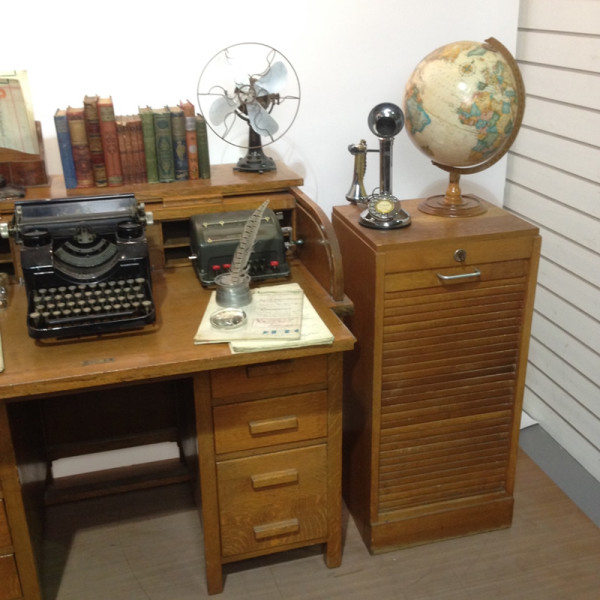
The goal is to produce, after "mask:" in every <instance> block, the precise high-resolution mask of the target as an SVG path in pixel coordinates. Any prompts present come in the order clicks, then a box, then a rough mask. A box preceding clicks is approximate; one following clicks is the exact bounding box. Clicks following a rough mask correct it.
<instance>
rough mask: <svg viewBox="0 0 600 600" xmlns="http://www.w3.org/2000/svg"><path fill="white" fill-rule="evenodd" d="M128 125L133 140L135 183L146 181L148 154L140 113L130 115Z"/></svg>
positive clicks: (132, 158)
mask: <svg viewBox="0 0 600 600" xmlns="http://www.w3.org/2000/svg"><path fill="white" fill-rule="evenodd" d="M126 126H127V129H128V131H129V139H130V140H131V161H132V175H133V183H146V181H147V175H146V156H145V153H144V132H143V130H142V119H141V117H140V116H139V114H138V115H128V116H127V117H126Z"/></svg>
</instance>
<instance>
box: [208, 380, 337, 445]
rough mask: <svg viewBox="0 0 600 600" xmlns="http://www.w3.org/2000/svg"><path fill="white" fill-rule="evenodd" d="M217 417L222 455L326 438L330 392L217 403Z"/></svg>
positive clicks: (215, 418)
mask: <svg viewBox="0 0 600 600" xmlns="http://www.w3.org/2000/svg"><path fill="white" fill-rule="evenodd" d="M213 420H214V424H215V448H216V451H217V453H219V454H221V453H223V452H235V451H239V450H249V449H252V448H263V447H265V446H271V445H274V444H284V443H289V442H297V441H300V440H310V439H315V438H320V437H325V436H326V435H327V393H326V392H325V391H320V392H311V393H307V394H296V395H294V396H279V397H276V398H269V399H268V400H255V401H253V402H245V403H240V404H226V405H223V406H217V407H215V408H214V410H213Z"/></svg>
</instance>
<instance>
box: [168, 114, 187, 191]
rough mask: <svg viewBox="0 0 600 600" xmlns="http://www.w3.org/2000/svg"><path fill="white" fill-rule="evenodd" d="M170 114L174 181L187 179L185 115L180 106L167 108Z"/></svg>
mask: <svg viewBox="0 0 600 600" xmlns="http://www.w3.org/2000/svg"><path fill="white" fill-rule="evenodd" d="M169 111H170V113H171V134H172V136H173V162H174V164H175V181H185V180H186V179H189V170H188V157H187V144H186V135H185V115H184V114H183V109H182V108H181V107H180V106H172V107H170V108H169Z"/></svg>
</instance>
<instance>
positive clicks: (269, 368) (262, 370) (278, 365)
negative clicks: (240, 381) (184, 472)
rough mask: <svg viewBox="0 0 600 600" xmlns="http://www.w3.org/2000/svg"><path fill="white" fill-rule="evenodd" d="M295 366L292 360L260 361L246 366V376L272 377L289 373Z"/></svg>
mask: <svg viewBox="0 0 600 600" xmlns="http://www.w3.org/2000/svg"><path fill="white" fill-rule="evenodd" d="M294 368H295V364H294V361H293V360H291V359H290V360H278V361H277V362H275V363H260V364H257V365H248V366H247V367H246V377H248V378H251V377H272V376H274V375H282V374H284V373H291V372H292V371H293V370H294Z"/></svg>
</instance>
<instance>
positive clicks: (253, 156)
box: [198, 43, 300, 173]
mask: <svg viewBox="0 0 600 600" xmlns="http://www.w3.org/2000/svg"><path fill="white" fill-rule="evenodd" d="M198 105H199V107H200V111H201V112H202V115H203V116H204V118H205V119H206V123H207V125H208V126H209V127H210V129H211V130H212V131H213V132H214V133H215V134H216V135H218V136H219V137H220V138H221V139H222V140H224V141H225V142H227V143H228V144H231V145H233V146H238V147H239V148H245V149H247V154H246V156H245V157H242V158H240V160H239V161H238V163H237V166H236V167H235V168H236V169H237V170H239V171H254V172H260V173H262V172H263V171H274V170H275V169H276V166H275V161H274V160H273V159H272V158H270V157H268V156H266V155H265V153H264V152H263V146H266V145H268V144H272V143H273V142H275V141H276V140H278V139H279V138H281V137H282V136H283V135H284V134H285V133H286V132H287V131H288V129H289V128H290V127H291V126H292V123H293V122H294V120H295V118H296V115H297V114H298V109H299V107H300V84H299V81H298V77H297V75H296V72H295V71H294V68H293V67H292V65H291V64H290V63H289V61H288V60H287V59H286V58H285V57H284V56H283V55H282V54H281V53H279V52H278V51H277V50H275V49H274V48H272V47H270V46H266V45H264V44H259V43H243V44H235V45H233V46H229V47H227V48H225V49H223V50H221V51H220V52H218V53H217V54H216V55H215V56H214V57H213V58H212V59H211V60H210V61H209V62H208V63H207V64H206V66H205V67H204V70H203V71H202V73H201V75H200V78H199V80H198ZM241 140H243V141H241Z"/></svg>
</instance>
